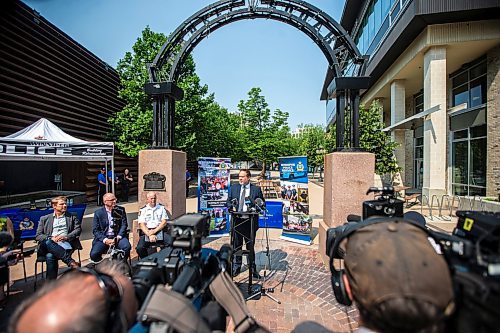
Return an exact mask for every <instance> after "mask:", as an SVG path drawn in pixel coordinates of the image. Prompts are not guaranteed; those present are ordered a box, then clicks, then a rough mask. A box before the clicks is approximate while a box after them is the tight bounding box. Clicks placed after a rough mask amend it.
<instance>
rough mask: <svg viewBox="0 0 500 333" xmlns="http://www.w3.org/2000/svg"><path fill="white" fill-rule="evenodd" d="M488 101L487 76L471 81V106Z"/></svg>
mask: <svg viewBox="0 0 500 333" xmlns="http://www.w3.org/2000/svg"><path fill="white" fill-rule="evenodd" d="M484 103H486V76H482V77H480V78H478V79H475V80H474V81H471V83H470V107H474V106H478V105H481V104H484Z"/></svg>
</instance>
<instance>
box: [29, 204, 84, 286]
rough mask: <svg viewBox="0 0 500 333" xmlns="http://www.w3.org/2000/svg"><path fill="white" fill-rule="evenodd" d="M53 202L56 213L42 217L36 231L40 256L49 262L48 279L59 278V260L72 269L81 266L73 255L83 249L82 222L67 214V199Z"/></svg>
mask: <svg viewBox="0 0 500 333" xmlns="http://www.w3.org/2000/svg"><path fill="white" fill-rule="evenodd" d="M51 202H52V208H53V209H54V213H52V214H48V215H45V216H42V217H41V218H40V222H39V223H38V228H37V230H36V241H37V242H38V243H39V248H38V255H39V256H45V258H46V261H47V279H55V278H56V277H57V270H58V264H57V261H58V260H62V262H64V263H65V264H66V265H68V267H71V268H75V267H78V266H79V264H78V263H77V262H76V261H75V260H73V258H71V254H72V253H73V251H74V250H75V249H81V244H80V240H79V237H80V234H81V232H82V225H81V222H80V220H79V219H78V218H77V217H76V216H74V215H70V214H68V213H66V210H67V208H68V206H67V203H66V202H67V198H66V197H63V196H59V197H56V198H54V199H52V201H51Z"/></svg>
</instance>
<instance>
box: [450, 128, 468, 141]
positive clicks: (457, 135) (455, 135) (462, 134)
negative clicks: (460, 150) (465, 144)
mask: <svg viewBox="0 0 500 333" xmlns="http://www.w3.org/2000/svg"><path fill="white" fill-rule="evenodd" d="M467 133H468V132H467V130H466V129H464V130H461V131H456V132H453V139H454V140H458V139H467V136H468V134H467Z"/></svg>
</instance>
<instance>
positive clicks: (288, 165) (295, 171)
mask: <svg viewBox="0 0 500 333" xmlns="http://www.w3.org/2000/svg"><path fill="white" fill-rule="evenodd" d="M278 161H279V171H280V186H281V192H280V197H281V199H282V200H283V231H282V233H281V237H280V238H281V239H283V240H288V241H291V242H295V243H300V244H306V245H311V242H312V218H311V217H310V216H309V186H308V182H309V179H308V178H307V156H290V157H280V158H279V159H278Z"/></svg>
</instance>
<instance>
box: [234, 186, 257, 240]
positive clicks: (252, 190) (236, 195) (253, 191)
mask: <svg viewBox="0 0 500 333" xmlns="http://www.w3.org/2000/svg"><path fill="white" fill-rule="evenodd" d="M240 192H241V185H240V184H239V183H238V184H234V185H231V187H230V190H229V195H228V197H227V201H226V207H227V208H228V209H230V208H231V207H232V200H233V199H235V198H236V199H237V200H238V205H239V201H240V194H241V193H240ZM249 198H250V201H252V203H253V202H255V199H257V198H261V199H262V201H264V202H265V200H264V195H263V194H262V190H261V189H260V187H259V186H256V185H253V184H250V196H249ZM237 208H238V207H236V209H237ZM247 228H248V230H250V228H249V227H247V226H246V223H243V225H241V227H240V228H238V227H236V229H237V230H239V229H242V230H243V231H244V229H247ZM257 229H259V222H258V219H257V218H256V220H254V231H255V230H257ZM244 232H245V231H244Z"/></svg>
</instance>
